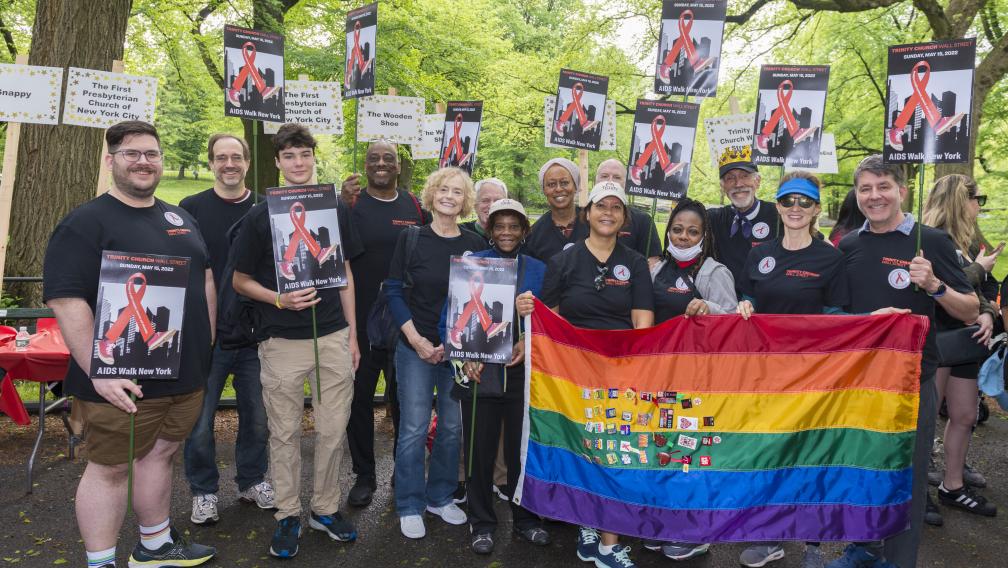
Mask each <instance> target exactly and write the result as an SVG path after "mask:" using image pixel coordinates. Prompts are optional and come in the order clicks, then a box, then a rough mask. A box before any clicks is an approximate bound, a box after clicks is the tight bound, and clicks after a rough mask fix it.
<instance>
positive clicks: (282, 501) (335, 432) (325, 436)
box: [259, 328, 353, 520]
mask: <svg viewBox="0 0 1008 568" xmlns="http://www.w3.org/2000/svg"><path fill="white" fill-rule="evenodd" d="M349 338H350V335H349V329H348V328H343V329H342V330H340V331H337V332H333V333H330V334H329V335H326V336H324V337H320V338H319V339H318V344H319V366H320V370H321V383H322V401H321V403H320V402H319V393H318V392H316V387H315V352H314V350H313V348H312V340H311V339H281V338H277V337H274V338H270V339H267V340H266V341H263V342H262V343H260V344H259V361H260V363H261V364H262V375H261V378H262V392H263V403H264V404H265V406H266V418H267V420H268V422H269V434H270V436H269V450H270V456H269V461H270V470H271V472H272V475H273V487H274V490H275V492H276V493H275V496H276V506H277V512H276V514H275V515H274V517H275V518H276V519H277V520H280V519H283V518H285V517H290V516H296V515H299V514H300V513H301V499H300V494H301V417H302V416H303V414H304V383H305V380H306V379H307V380H308V384H309V385H310V387H311V392H312V407H313V408H314V409H315V413H314V416H315V471H314V483H315V486H314V490H313V491H312V499H311V509H312V511H314V512H315V513H316V514H319V515H331V514H333V513H335V512H336V511H338V510H339V506H340V500H341V495H340V479H339V474H340V469H341V467H342V465H343V446H344V440H345V439H346V426H347V421H349V420H350V402H351V401H352V400H353V370H352V368H351V367H352V363H351V361H350V347H349Z"/></svg>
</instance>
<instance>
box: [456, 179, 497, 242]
mask: <svg viewBox="0 0 1008 568" xmlns="http://www.w3.org/2000/svg"><path fill="white" fill-rule="evenodd" d="M507 196H508V194H507V185H505V184H504V182H503V181H501V180H499V179H497V178H486V179H481V180H479V181H478V182H476V207H475V209H476V219H475V220H473V221H466V222H465V223H460V224H459V226H460V227H462V228H463V229H466V230H467V231H472V232H474V233H476V234H477V235H479V236H481V237H483V238H484V239H485V240H486V241H487V243H488V244H489V242H490V231H489V230H488V229H487V219H488V218H489V217H490V206H491V205H493V202H494V201H498V200H501V199H504V198H505V197H507Z"/></svg>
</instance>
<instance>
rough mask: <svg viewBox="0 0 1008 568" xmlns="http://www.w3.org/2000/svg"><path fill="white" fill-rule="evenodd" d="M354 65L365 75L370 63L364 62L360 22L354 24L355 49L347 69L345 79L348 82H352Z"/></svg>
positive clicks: (348, 61)
mask: <svg viewBox="0 0 1008 568" xmlns="http://www.w3.org/2000/svg"><path fill="white" fill-rule="evenodd" d="M354 64H356V65H357V68H358V69H360V72H361V73H363V72H364V70H365V69H367V67H368V62H367V61H364V52H363V51H361V46H360V22H354V25H353V49H352V50H351V51H350V58H349V59H348V60H347V68H346V75H345V78H346V80H347V81H349V80H350V77H351V74H352V71H353V68H354Z"/></svg>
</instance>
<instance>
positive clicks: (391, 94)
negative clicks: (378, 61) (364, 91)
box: [388, 87, 399, 97]
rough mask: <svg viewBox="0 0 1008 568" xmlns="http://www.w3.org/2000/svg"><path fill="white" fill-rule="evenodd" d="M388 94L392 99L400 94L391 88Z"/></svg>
mask: <svg viewBox="0 0 1008 568" xmlns="http://www.w3.org/2000/svg"><path fill="white" fill-rule="evenodd" d="M388 94H389V96H390V97H394V96H396V95H397V94H399V91H397V90H396V88H395V87H389V89H388Z"/></svg>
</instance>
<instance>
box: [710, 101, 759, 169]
mask: <svg viewBox="0 0 1008 568" xmlns="http://www.w3.org/2000/svg"><path fill="white" fill-rule="evenodd" d="M752 125H753V113H751V112H750V113H746V114H729V115H725V116H715V117H714V118H705V119H704V131H706V133H707V147H708V148H709V149H710V161H711V167H712V168H715V169H716V168H717V167H718V158H719V157H720V156H721V153H722V152H724V151H725V149H726V148H744V147H747V146H749V145H751V144H752Z"/></svg>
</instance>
